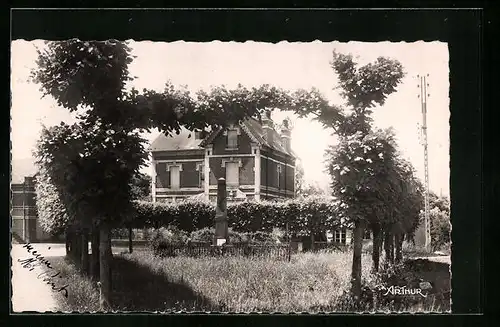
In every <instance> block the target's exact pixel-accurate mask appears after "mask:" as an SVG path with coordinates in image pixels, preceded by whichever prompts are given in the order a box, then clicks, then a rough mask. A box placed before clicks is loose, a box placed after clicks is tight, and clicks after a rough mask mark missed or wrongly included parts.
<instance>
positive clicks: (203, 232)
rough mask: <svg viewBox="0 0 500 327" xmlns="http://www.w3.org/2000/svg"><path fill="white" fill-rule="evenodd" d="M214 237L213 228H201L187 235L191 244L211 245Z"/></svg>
mask: <svg viewBox="0 0 500 327" xmlns="http://www.w3.org/2000/svg"><path fill="white" fill-rule="evenodd" d="M214 237H215V229H214V228H208V227H205V228H202V229H199V230H195V231H192V232H191V234H190V235H189V239H190V240H191V242H197V243H210V244H211V243H212V242H213V241H214Z"/></svg>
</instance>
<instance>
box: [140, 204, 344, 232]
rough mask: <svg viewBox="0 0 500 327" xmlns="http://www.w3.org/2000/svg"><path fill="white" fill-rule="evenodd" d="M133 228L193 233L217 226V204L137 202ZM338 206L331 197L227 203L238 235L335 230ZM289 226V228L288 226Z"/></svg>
mask: <svg viewBox="0 0 500 327" xmlns="http://www.w3.org/2000/svg"><path fill="white" fill-rule="evenodd" d="M134 205H135V218H134V219H133V221H132V226H133V227H135V228H144V227H154V228H160V227H166V226H175V227H177V228H179V229H181V230H184V231H187V232H192V231H194V230H199V229H202V228H206V227H213V226H214V225H215V221H214V218H215V204H214V203H211V202H205V201H193V200H189V201H182V202H178V203H161V202H145V201H136V202H134ZM336 209H337V203H336V202H335V201H334V200H333V199H332V198H328V197H310V198H304V199H293V200H288V201H283V202H274V201H259V202H257V201H249V202H240V203H233V204H228V223H229V227H231V228H232V229H233V230H234V231H237V232H257V231H265V232H271V231H272V229H273V228H281V229H285V228H287V227H288V229H289V231H290V232H292V233H296V234H299V235H309V234H310V232H321V231H326V230H332V229H335V228H337V227H339V226H340V225H341V219H340V218H339V217H338V215H337V214H336V211H337V210H336ZM287 223H288V226H287Z"/></svg>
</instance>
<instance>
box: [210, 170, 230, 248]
mask: <svg viewBox="0 0 500 327" xmlns="http://www.w3.org/2000/svg"><path fill="white" fill-rule="evenodd" d="M228 234H229V233H228V224H227V191H226V180H225V179H224V178H219V180H218V181H217V207H216V208H215V240H214V243H215V244H214V245H222V244H225V243H228V241H229V239H228V237H229V236H228Z"/></svg>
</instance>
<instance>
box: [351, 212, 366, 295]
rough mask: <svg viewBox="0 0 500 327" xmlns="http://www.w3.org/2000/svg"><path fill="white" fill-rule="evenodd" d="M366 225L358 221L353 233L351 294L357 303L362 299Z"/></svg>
mask: <svg viewBox="0 0 500 327" xmlns="http://www.w3.org/2000/svg"><path fill="white" fill-rule="evenodd" d="M363 232H364V224H363V223H362V222H360V221H357V222H356V223H355V224H354V231H353V235H352V237H353V251H352V271H351V294H352V296H353V297H354V300H355V301H357V300H359V298H360V297H361V252H362V250H363Z"/></svg>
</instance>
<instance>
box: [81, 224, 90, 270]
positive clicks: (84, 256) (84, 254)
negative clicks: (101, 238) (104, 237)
mask: <svg viewBox="0 0 500 327" xmlns="http://www.w3.org/2000/svg"><path fill="white" fill-rule="evenodd" d="M81 239H82V241H81V243H82V246H81V248H82V251H81V262H82V264H81V271H82V273H83V274H85V275H87V274H88V273H89V233H88V231H83V232H82V236H81Z"/></svg>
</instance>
